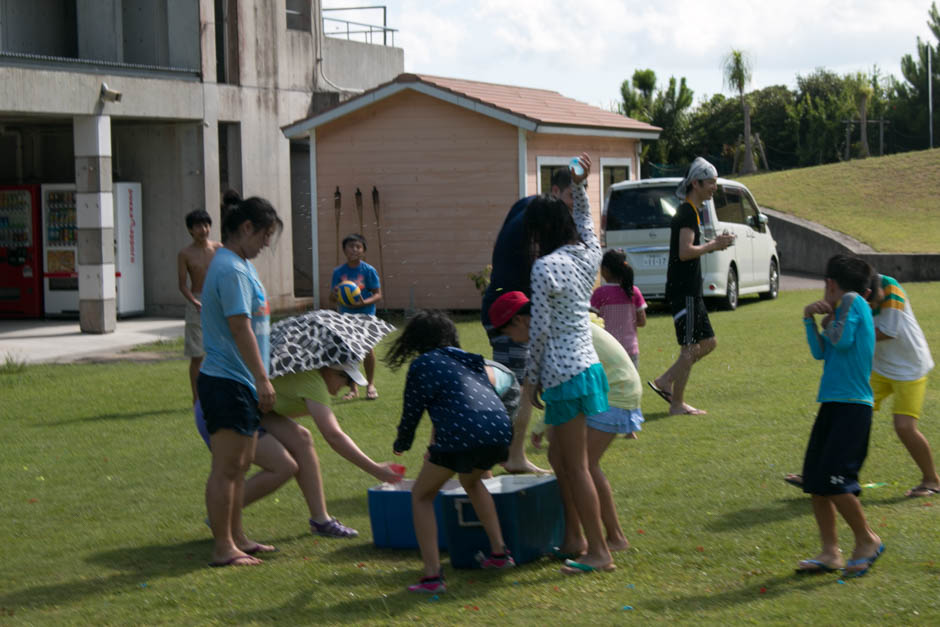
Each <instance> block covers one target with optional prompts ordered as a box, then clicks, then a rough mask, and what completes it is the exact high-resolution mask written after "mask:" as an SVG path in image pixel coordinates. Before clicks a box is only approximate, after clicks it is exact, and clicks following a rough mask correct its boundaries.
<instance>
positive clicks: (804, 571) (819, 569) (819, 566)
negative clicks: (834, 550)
mask: <svg viewBox="0 0 940 627" xmlns="http://www.w3.org/2000/svg"><path fill="white" fill-rule="evenodd" d="M800 564H812V565H813V566H814V567H815V568H797V569H796V574H797V575H822V574H825V573H834V572H836V571H837V570H839V569H838V568H833V567H832V566H829V565H828V564H826V563H824V562H821V561H819V560H800Z"/></svg>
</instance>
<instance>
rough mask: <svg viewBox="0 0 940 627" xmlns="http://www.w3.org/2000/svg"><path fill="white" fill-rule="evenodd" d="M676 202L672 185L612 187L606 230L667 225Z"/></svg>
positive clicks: (665, 227) (654, 227)
mask: <svg viewBox="0 0 940 627" xmlns="http://www.w3.org/2000/svg"><path fill="white" fill-rule="evenodd" d="M678 206H679V199H678V198H676V195H675V194H674V193H673V189H667V188H662V187H650V188H647V189H622V190H613V191H612V192H611V193H610V201H609V202H608V203H607V225H606V230H607V231H625V230H636V229H668V228H669V226H670V224H671V223H672V216H674V215H675V214H676V209H677V208H678Z"/></svg>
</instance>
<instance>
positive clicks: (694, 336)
mask: <svg viewBox="0 0 940 627" xmlns="http://www.w3.org/2000/svg"><path fill="white" fill-rule="evenodd" d="M669 307H670V309H672V322H673V324H674V325H675V327H676V341H677V342H679V346H689V345H690V344H698V343H699V342H701V341H702V340H707V339H708V338H711V337H715V332H714V331H713V330H712V324H711V322H709V320H708V311H707V310H706V309H705V299H704V298H702V297H701V296H677V297H676V298H671V299H669Z"/></svg>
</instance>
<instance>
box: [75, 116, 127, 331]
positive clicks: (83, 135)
mask: <svg viewBox="0 0 940 627" xmlns="http://www.w3.org/2000/svg"><path fill="white" fill-rule="evenodd" d="M72 126H73V130H74V136H75V192H76V193H75V204H76V210H77V216H76V221H77V227H78V314H79V326H80V327H81V330H82V333H113V332H114V329H115V327H116V326H117V306H116V302H115V295H116V292H115V285H114V197H113V195H112V192H111V118H110V117H109V116H106V115H83V116H76V117H75V118H74V120H73V122H72Z"/></svg>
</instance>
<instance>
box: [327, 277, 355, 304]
mask: <svg viewBox="0 0 940 627" xmlns="http://www.w3.org/2000/svg"><path fill="white" fill-rule="evenodd" d="M333 291H334V292H335V293H336V300H338V301H339V304H340V305H344V306H346V307H351V306H353V305H354V304H358V303H361V302H362V292H361V291H360V290H359V286H358V285H356V284H355V283H353V282H352V281H340V282H339V283H337V284H336V287H334V288H333Z"/></svg>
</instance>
